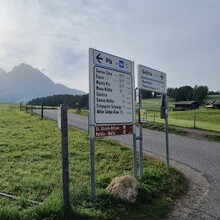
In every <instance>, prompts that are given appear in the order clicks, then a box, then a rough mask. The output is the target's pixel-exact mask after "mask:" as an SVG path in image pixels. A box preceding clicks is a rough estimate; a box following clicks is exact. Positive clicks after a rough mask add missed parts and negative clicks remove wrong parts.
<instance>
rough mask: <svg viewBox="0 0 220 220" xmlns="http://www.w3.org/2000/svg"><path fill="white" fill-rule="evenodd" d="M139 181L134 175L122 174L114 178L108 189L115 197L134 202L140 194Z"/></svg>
mask: <svg viewBox="0 0 220 220" xmlns="http://www.w3.org/2000/svg"><path fill="white" fill-rule="evenodd" d="M138 189H139V183H138V181H137V180H136V179H135V178H134V177H133V176H120V177H115V178H113V179H112V181H111V183H110V184H109V185H108V187H107V190H108V191H109V192H110V193H112V194H113V195H114V196H115V197H117V198H120V199H122V200H124V201H128V202H130V203H134V202H135V201H136V199H137V196H138Z"/></svg>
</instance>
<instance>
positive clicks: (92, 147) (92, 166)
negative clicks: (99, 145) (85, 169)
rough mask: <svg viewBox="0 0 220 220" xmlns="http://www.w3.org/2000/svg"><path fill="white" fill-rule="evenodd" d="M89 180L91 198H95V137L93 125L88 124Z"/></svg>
mask: <svg viewBox="0 0 220 220" xmlns="http://www.w3.org/2000/svg"><path fill="white" fill-rule="evenodd" d="M89 129H90V172H91V173H90V181H91V200H92V201H94V200H95V144H94V142H95V138H94V126H90V127H89Z"/></svg>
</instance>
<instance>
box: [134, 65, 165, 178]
mask: <svg viewBox="0 0 220 220" xmlns="http://www.w3.org/2000/svg"><path fill="white" fill-rule="evenodd" d="M138 88H139V110H141V108H142V96H141V92H142V90H146V91H150V92H156V93H161V94H163V96H164V97H166V100H165V101H166V103H167V95H166V93H167V77H166V73H164V72H161V71H158V70H155V69H152V68H149V67H146V66H143V65H138ZM166 106H167V105H166ZM163 110H164V109H163ZM163 112H165V115H164V118H165V130H166V131H165V132H166V162H167V166H169V143H168V120H167V117H168V115H167V109H166V110H165V111H163ZM139 114H140V112H139ZM139 140H140V176H141V177H142V175H143V167H142V166H143V165H142V164H143V158H142V151H143V146H142V144H143V142H142V122H141V121H140V125H139Z"/></svg>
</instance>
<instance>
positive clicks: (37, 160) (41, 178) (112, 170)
mask: <svg viewBox="0 0 220 220" xmlns="http://www.w3.org/2000/svg"><path fill="white" fill-rule="evenodd" d="M0 137H1V138H0V170H1V172H0V179H1V182H0V192H1V193H7V194H10V195H14V196H17V197H18V198H19V199H10V198H7V197H3V196H0V219H4V220H7V219H8V220H9V219H10V220H11V219H14V220H19V219H22V220H29V219H35V220H40V219H48V220H49V219H82V218H84V219H85V218H90V219H91V218H99V219H160V218H162V217H164V216H166V214H167V213H168V212H169V211H170V209H171V207H172V204H173V199H174V198H176V197H177V196H179V195H180V194H181V193H183V192H184V191H185V190H186V187H187V185H186V183H185V180H184V178H183V177H182V176H181V175H180V174H179V173H178V172H177V171H176V170H174V169H172V168H170V169H167V168H166V166H165V165H164V164H163V163H162V162H160V161H156V160H155V159H153V158H149V157H146V156H145V157H144V177H143V178H142V179H141V180H140V182H141V187H140V194H139V197H138V200H137V202H136V203H135V204H128V203H125V202H123V201H121V200H118V199H115V198H114V197H112V196H111V195H110V194H108V193H107V192H106V190H105V188H106V187H107V185H108V184H109V183H110V181H111V179H112V178H113V177H115V176H119V175H127V174H130V175H132V173H133V171H132V161H133V159H132V151H131V149H129V148H126V147H124V146H122V145H120V144H119V143H118V142H116V141H111V140H103V139H98V140H96V142H95V148H96V153H95V167H96V192H97V196H96V200H95V202H94V203H92V202H91V200H90V163H89V138H88V134H87V133H86V132H82V131H78V130H74V129H73V128H69V166H70V193H71V210H70V212H69V213H66V212H64V209H63V202H62V197H61V195H62V193H61V188H62V183H61V146H60V145H61V143H60V142H61V141H60V131H59V129H58V128H57V124H56V123H55V122H53V121H50V120H41V119H40V117H39V116H36V115H30V114H28V113H25V111H20V110H19V106H16V105H2V104H1V105H0ZM29 200H34V201H37V202H41V203H42V204H33V203H32V202H30V201H29Z"/></svg>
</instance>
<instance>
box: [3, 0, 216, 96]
mask: <svg viewBox="0 0 220 220" xmlns="http://www.w3.org/2000/svg"><path fill="white" fill-rule="evenodd" d="M0 4H1V7H0V34H1V35H0V36H1V37H0V68H2V69H4V70H6V71H10V70H11V69H12V68H13V67H14V66H15V65H18V64H20V63H27V64H30V65H32V66H33V67H35V68H38V69H40V70H42V72H43V73H44V74H45V75H47V76H48V77H50V78H51V79H52V80H53V81H55V82H57V83H62V84H64V85H66V86H68V87H71V88H75V89H79V90H83V91H85V92H88V91H89V86H88V85H89V83H88V49H89V47H92V48H95V49H98V50H101V51H104V52H107V53H110V54H113V55H117V56H120V57H123V58H126V59H129V60H132V61H134V62H135V70H136V66H137V65H138V64H142V65H144V66H148V67H151V68H153V69H157V70H160V71H162V72H165V73H166V74H167V86H168V87H179V86H184V85H190V86H195V85H207V86H208V87H209V89H210V90H214V91H218V90H220V83H219V82H220V28H219V27H220V13H219V11H220V1H219V0H126V1H124V0H108V1H103V0H74V1H73V0H19V1H18V0H0Z"/></svg>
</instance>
